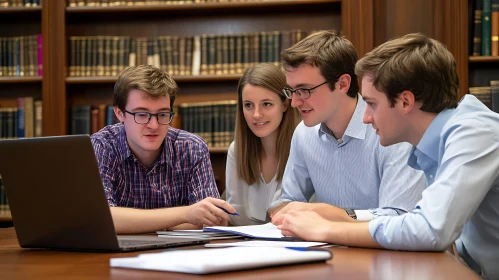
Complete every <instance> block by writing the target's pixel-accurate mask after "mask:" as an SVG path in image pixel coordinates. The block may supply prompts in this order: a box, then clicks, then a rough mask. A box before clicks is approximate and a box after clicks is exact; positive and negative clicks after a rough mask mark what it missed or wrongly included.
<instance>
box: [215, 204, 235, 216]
mask: <svg viewBox="0 0 499 280" xmlns="http://www.w3.org/2000/svg"><path fill="white" fill-rule="evenodd" d="M217 207H218V208H220V209H222V210H223V211H224V212H225V213H227V214H229V215H232V216H239V213H237V212H234V213H231V212H229V211H227V209H225V208H223V207H220V206H217Z"/></svg>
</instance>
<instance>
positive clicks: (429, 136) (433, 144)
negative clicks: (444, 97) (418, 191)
mask: <svg viewBox="0 0 499 280" xmlns="http://www.w3.org/2000/svg"><path fill="white" fill-rule="evenodd" d="M454 110H455V109H446V110H444V111H442V112H440V113H439V114H438V115H437V116H436V117H435V119H433V121H432V122H431V123H430V125H429V126H428V128H427V129H426V131H425V133H424V134H423V137H422V138H421V140H420V141H419V143H418V145H417V146H416V147H413V148H412V150H411V153H410V155H409V161H408V163H409V165H410V166H414V165H417V153H416V150H418V151H419V152H421V153H423V154H425V155H426V156H427V157H429V158H431V159H432V160H434V161H438V153H439V147H440V138H441V132H442V129H443V127H444V125H445V124H446V123H447V121H448V120H449V119H450V118H451V117H452V115H453V113H454Z"/></svg>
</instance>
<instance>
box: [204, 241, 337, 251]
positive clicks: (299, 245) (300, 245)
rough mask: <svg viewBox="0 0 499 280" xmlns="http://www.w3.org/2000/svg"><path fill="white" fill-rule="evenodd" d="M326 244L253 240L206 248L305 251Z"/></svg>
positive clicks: (205, 245) (209, 244)
mask: <svg viewBox="0 0 499 280" xmlns="http://www.w3.org/2000/svg"><path fill="white" fill-rule="evenodd" d="M326 244H327V243H324V242H298V241H270V240H252V241H241V242H230V243H208V244H204V247H211V248H213V247H284V248H293V249H298V248H299V249H305V248H307V247H312V246H321V245H326Z"/></svg>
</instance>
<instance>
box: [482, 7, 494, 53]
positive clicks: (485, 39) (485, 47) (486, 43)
mask: <svg viewBox="0 0 499 280" xmlns="http://www.w3.org/2000/svg"><path fill="white" fill-rule="evenodd" d="M491 9H492V5H491V0H483V13H482V55H483V56H489V55H491V54H492V50H491V46H492V33H491V22H490V18H491V16H492V12H491Z"/></svg>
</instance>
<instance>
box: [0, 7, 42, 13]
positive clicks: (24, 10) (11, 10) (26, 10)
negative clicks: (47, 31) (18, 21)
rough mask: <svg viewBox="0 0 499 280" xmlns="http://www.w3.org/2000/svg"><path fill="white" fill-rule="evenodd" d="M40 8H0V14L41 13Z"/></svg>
mask: <svg viewBox="0 0 499 280" xmlns="http://www.w3.org/2000/svg"><path fill="white" fill-rule="evenodd" d="M41 11H42V7H41V6H38V7H0V14H5V13H34V12H38V13H39V12H41Z"/></svg>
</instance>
